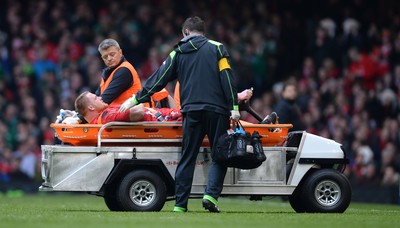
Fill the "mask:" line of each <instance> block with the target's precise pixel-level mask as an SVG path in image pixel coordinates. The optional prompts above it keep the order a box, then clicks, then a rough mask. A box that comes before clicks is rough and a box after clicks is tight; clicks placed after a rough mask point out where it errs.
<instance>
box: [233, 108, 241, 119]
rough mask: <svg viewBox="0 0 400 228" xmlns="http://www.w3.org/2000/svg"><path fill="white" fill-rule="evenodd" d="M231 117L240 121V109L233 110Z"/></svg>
mask: <svg viewBox="0 0 400 228" xmlns="http://www.w3.org/2000/svg"><path fill="white" fill-rule="evenodd" d="M231 119H232V120H234V121H238V120H239V119H240V112H239V111H238V110H231Z"/></svg>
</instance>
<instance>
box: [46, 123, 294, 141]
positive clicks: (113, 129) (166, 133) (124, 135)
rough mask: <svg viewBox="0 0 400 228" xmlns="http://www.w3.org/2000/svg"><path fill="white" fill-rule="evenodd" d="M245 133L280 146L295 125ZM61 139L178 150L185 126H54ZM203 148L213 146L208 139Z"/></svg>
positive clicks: (249, 129) (261, 126)
mask: <svg viewBox="0 0 400 228" xmlns="http://www.w3.org/2000/svg"><path fill="white" fill-rule="evenodd" d="M241 123H242V125H243V127H244V129H245V130H246V131H247V132H250V133H252V132H253V131H258V133H259V134H260V135H261V136H262V138H261V141H262V144H263V146H280V145H282V144H283V142H284V141H285V139H286V138H287V135H288V130H289V129H290V128H291V127H292V124H253V123H249V122H244V121H241ZM50 126H51V127H52V128H53V129H54V131H55V135H56V137H57V138H58V139H60V140H61V141H62V142H63V143H64V144H70V145H73V146H98V147H100V146H103V145H104V146H129V145H135V146H146V145H148V146H154V143H157V146H176V145H179V144H180V143H181V142H182V122H135V123H127V122H110V123H107V124H55V123H53V124H51V125H50ZM202 146H209V142H208V139H207V137H206V138H205V139H204V141H203V144H202Z"/></svg>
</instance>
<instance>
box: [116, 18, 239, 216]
mask: <svg viewBox="0 0 400 228" xmlns="http://www.w3.org/2000/svg"><path fill="white" fill-rule="evenodd" d="M182 33H183V39H182V40H181V41H180V42H179V43H178V44H177V45H175V48H174V50H173V51H172V52H171V53H170V54H169V56H168V58H167V59H166V60H165V61H164V62H163V64H162V65H161V66H160V68H159V69H158V70H157V71H156V72H154V73H153V75H151V76H150V78H149V79H148V80H147V81H146V84H145V85H144V86H143V88H142V90H140V91H139V92H138V93H137V94H136V96H133V97H132V98H130V99H128V100H126V101H125V102H124V103H123V104H122V106H121V109H120V111H124V110H126V109H128V108H130V107H132V106H134V105H136V104H139V103H143V102H147V101H148V100H149V98H150V96H151V95H152V94H153V93H155V92H157V91H159V90H161V89H162V88H164V87H165V86H166V84H167V83H168V82H170V81H173V80H175V79H177V80H178V81H179V83H180V89H179V92H180V101H181V111H182V115H183V125H182V130H183V140H182V157H181V159H180V162H179V164H178V166H177V169H176V174H175V195H176V204H175V207H174V211H175V212H185V211H187V208H188V207H187V206H188V199H189V195H190V192H191V187H192V182H193V174H194V169H195V166H196V158H197V155H198V153H199V149H200V145H201V143H202V141H203V139H204V137H205V135H207V136H208V139H209V140H210V145H211V148H212V150H211V151H212V152H211V153H215V152H216V144H217V141H218V138H219V137H220V136H221V135H222V134H224V133H225V132H226V130H228V129H229V128H230V118H229V116H231V118H232V119H234V120H238V119H239V118H240V113H239V109H238V97H237V92H236V89H235V87H234V86H233V84H232V83H233V78H232V77H233V75H232V69H231V67H230V64H229V61H228V58H229V54H228V52H227V50H226V49H225V47H224V46H223V45H222V44H221V43H219V42H216V41H213V40H209V39H207V38H206V37H205V36H204V34H205V23H204V21H203V20H202V19H201V18H199V17H197V16H195V17H190V18H188V19H186V20H185V22H184V23H183V26H182ZM213 157H214V156H213ZM226 171H227V167H225V166H223V165H220V164H218V163H217V162H215V161H212V164H211V167H210V170H209V173H208V184H207V187H206V189H205V192H204V197H203V201H202V203H203V207H204V208H205V209H207V210H209V211H210V212H219V208H218V205H217V204H218V201H217V200H218V197H219V196H220V194H221V192H222V188H223V182H224V179H225V175H226Z"/></svg>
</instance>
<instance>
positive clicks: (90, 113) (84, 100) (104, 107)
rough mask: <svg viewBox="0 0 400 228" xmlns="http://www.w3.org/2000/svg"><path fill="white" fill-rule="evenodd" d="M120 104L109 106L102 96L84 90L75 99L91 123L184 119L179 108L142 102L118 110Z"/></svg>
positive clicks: (80, 110)
mask: <svg viewBox="0 0 400 228" xmlns="http://www.w3.org/2000/svg"><path fill="white" fill-rule="evenodd" d="M119 108H120V105H113V106H108V104H106V103H105V102H103V100H102V99H101V97H98V96H96V95H95V94H93V93H90V92H83V93H82V94H81V95H79V96H78V97H77V98H76V100H75V110H76V111H77V112H78V113H79V114H80V115H81V116H83V118H85V120H86V121H87V122H88V123H90V124H105V123H108V122H113V121H120V122H137V121H182V114H181V111H180V110H179V109H172V108H147V107H144V106H143V105H142V104H141V105H137V106H134V107H132V108H130V109H128V110H126V111H125V112H118V110H119Z"/></svg>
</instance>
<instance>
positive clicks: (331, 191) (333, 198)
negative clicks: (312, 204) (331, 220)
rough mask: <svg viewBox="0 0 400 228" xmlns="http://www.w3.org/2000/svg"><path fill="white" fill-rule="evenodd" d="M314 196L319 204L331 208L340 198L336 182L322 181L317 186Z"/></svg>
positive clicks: (339, 190)
mask: <svg viewBox="0 0 400 228" xmlns="http://www.w3.org/2000/svg"><path fill="white" fill-rule="evenodd" d="M314 195H315V198H316V199H317V202H318V203H319V204H321V205H323V206H333V205H335V204H336V203H337V202H338V201H339V199H340V198H341V189H340V187H339V185H338V184H337V183H336V182H334V181H331V180H324V181H321V182H320V183H319V184H318V185H317V187H316V188H315V192H314Z"/></svg>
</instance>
